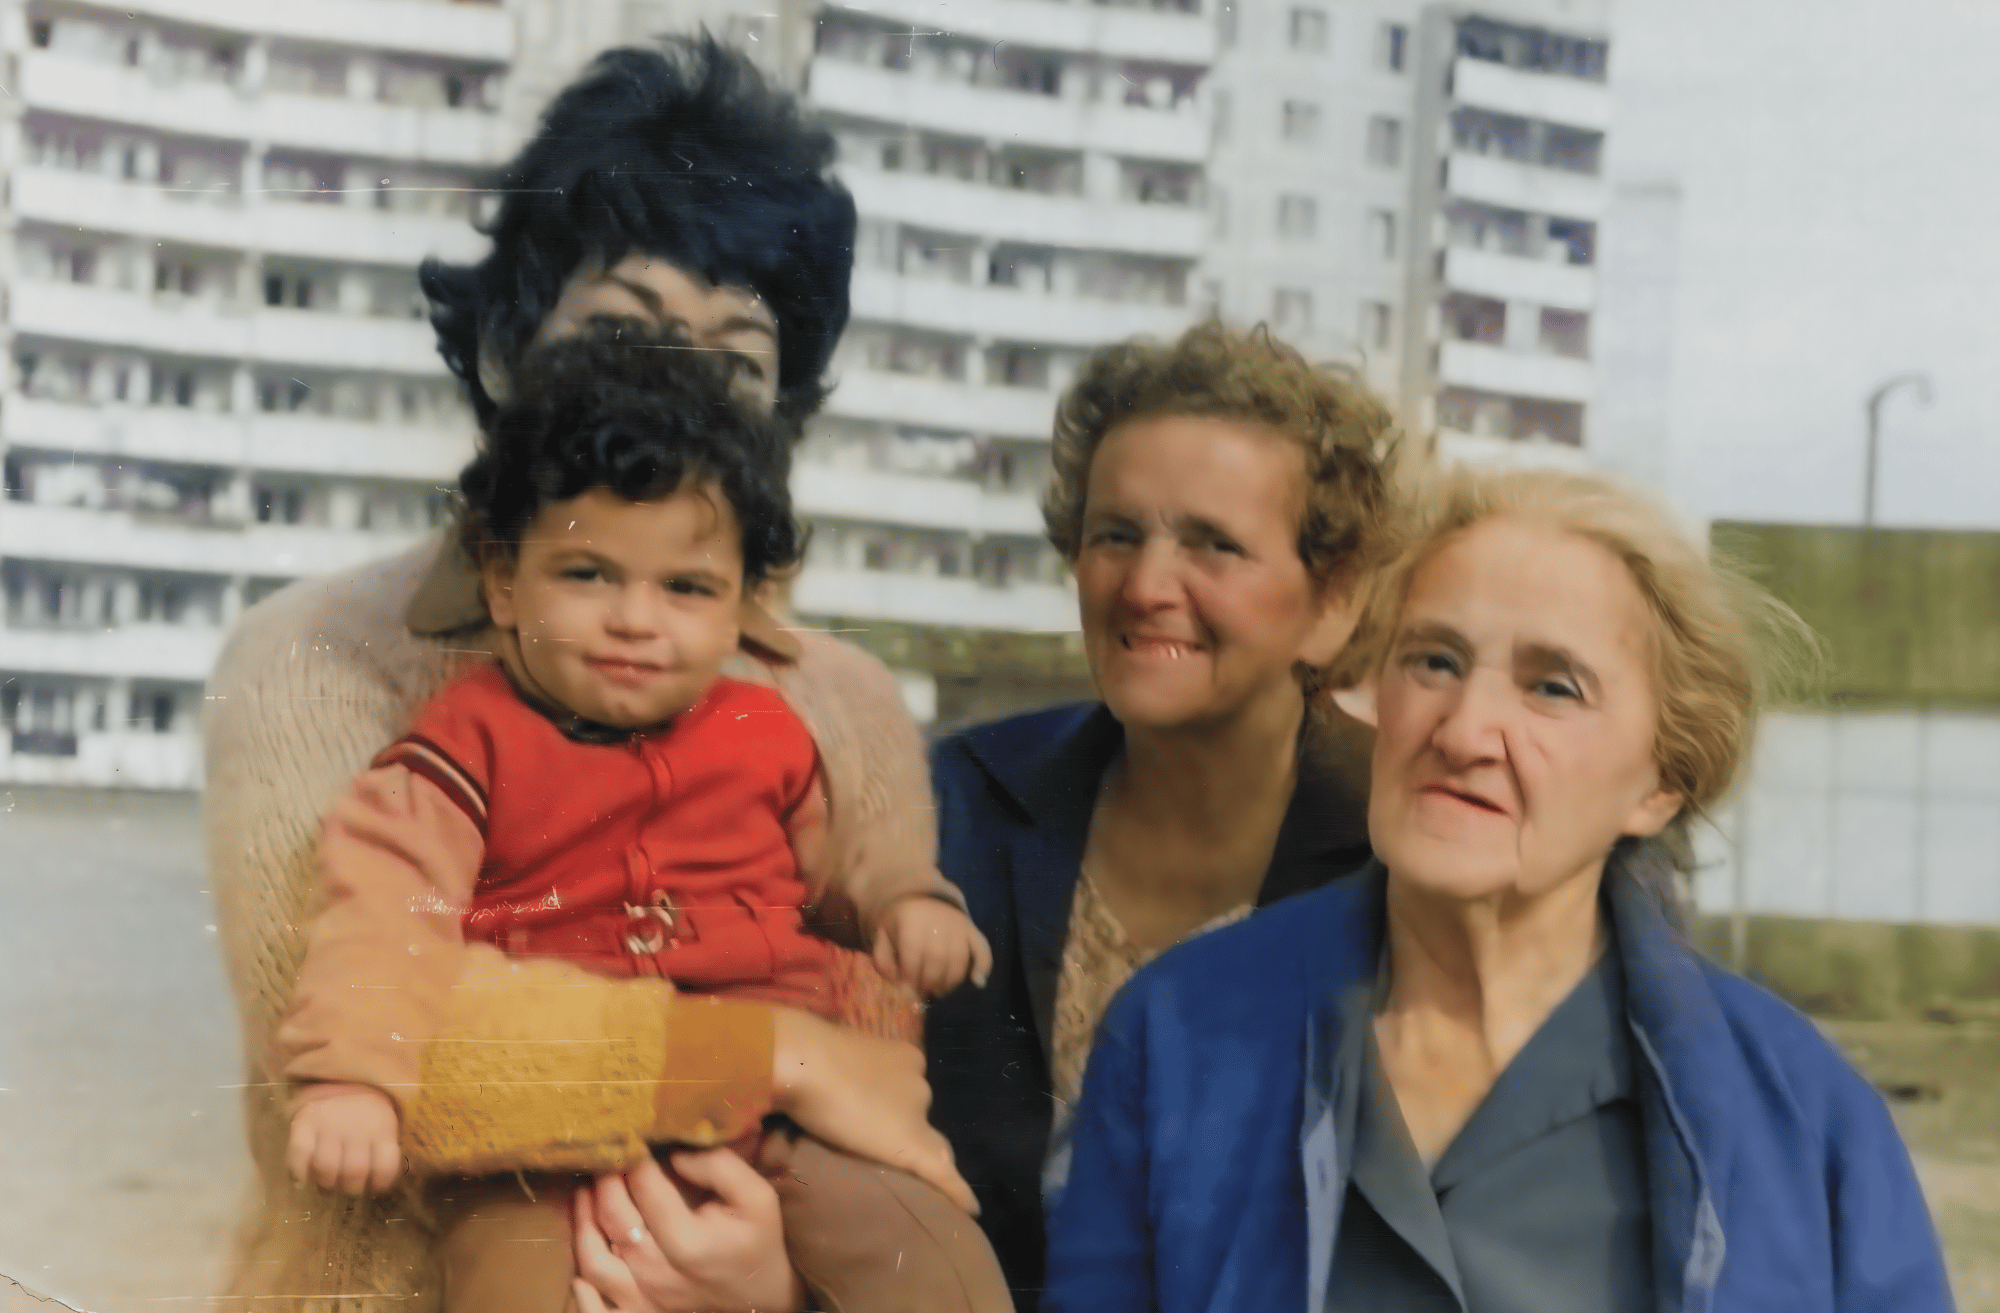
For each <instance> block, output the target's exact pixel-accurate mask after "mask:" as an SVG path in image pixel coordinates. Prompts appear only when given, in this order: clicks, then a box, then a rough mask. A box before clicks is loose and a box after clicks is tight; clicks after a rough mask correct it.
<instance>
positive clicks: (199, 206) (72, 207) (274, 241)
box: [14, 166, 487, 268]
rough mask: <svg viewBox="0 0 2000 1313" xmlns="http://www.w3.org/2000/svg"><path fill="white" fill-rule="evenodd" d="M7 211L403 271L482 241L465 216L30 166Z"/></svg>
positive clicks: (17, 178)
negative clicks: (194, 188) (178, 187)
mask: <svg viewBox="0 0 2000 1313" xmlns="http://www.w3.org/2000/svg"><path fill="white" fill-rule="evenodd" d="M14 209H15V212H16V213H17V214H18V215H19V216H20V217H21V218H23V219H30V220H37V221H40V222H43V223H49V224H55V225H58V226H61V227H64V228H71V229H79V228H80V229H84V230H86V231H89V232H110V233H131V234H135V235H137V236H141V237H150V238H154V239H156V240H165V241H170V242H182V243H186V244H188V245H190V246H200V247H211V248H212V247H224V248H232V249H248V250H255V251H262V252H265V253H267V254H270V255H294V256H300V257H303V258H307V259H314V260H335V261H343V262H348V263H353V264H372V265H394V266H398V267H402V268H412V267H414V266H415V265H416V264H417V263H418V262H420V261H421V260H423V259H424V258H425V257H426V256H431V255H435V256H437V257H439V258H440V259H444V260H452V261H457V262H461V263H463V262H470V261H474V260H477V259H479V258H480V257H481V256H483V255H484V254H485V253H486V247H487V242H486V239H485V238H484V237H482V236H480V235H479V233H477V232H475V231H474V230H473V228H472V225H471V224H469V223H466V222H465V221H464V220H462V219H448V218H444V217H442V216H432V215H418V214H391V213H386V212H384V211H381V210H376V209H372V208H364V207H362V206H358V205H312V204H305V203H303V202H297V201H283V200H274V199H267V198H266V197H264V196H261V195H253V196H250V197H248V198H245V197H242V196H235V195H219V194H216V193H213V192H187V191H173V190H170V189H168V188H165V187H155V186H151V185H148V184H144V183H132V182H119V181H116V180H115V179H111V178H106V177H103V176H101V175H98V174H89V173H75V172H71V171H69V170H67V169H51V168H37V167H34V166H26V167H23V168H20V169H17V170H16V171H15V173H14Z"/></svg>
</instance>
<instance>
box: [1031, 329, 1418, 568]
mask: <svg viewBox="0 0 2000 1313" xmlns="http://www.w3.org/2000/svg"><path fill="white" fill-rule="evenodd" d="M1182 415H1185V416H1201V417H1208V418H1214V419H1231V420H1241V421H1244V422H1246V423H1251V424H1259V425H1262V426H1264V427H1266V428H1269V429H1272V430H1274V431H1276V432H1278V433H1280V434H1282V435H1283V436H1284V437H1286V438H1287V439H1289V440H1290V441H1291V442H1292V443H1293V444H1295V445H1296V446H1297V447H1298V448H1299V450H1300V452H1301V453H1302V454H1303V455H1304V457H1305V481H1304V487H1303V489H1302V492H1303V494H1304V503H1305V505H1304V511H1303V513H1302V514H1301V516H1300V517H1299V531H1298V550H1299V559H1300V560H1302V561H1304V562H1305V564H1306V568H1307V569H1308V570H1310V571H1311V572H1312V573H1313V575H1314V576H1315V577H1316V578H1319V579H1321V580H1325V579H1327V578H1329V577H1331V576H1333V575H1335V574H1337V573H1342V572H1351V575H1352V576H1353V577H1358V575H1359V573H1360V572H1361V571H1362V570H1365V569H1366V568H1368V567H1369V566H1371V565H1373V564H1374V563H1375V562H1377V561H1378V560H1380V559H1381V557H1382V555H1383V554H1384V548H1385V545H1386V543H1387V542H1388V520H1389V505H1390V503H1389V492H1388V477H1387V473H1386V465H1387V462H1388V461H1389V460H1390V458H1391V456H1392V454H1393V452H1394V450H1395V448H1396V445H1397V442H1396V438H1397V433H1396V425H1395V421H1394V419H1393V417H1392V416H1391V415H1390V413H1389V410H1388V408H1387V407H1386V406H1384V405H1383V404H1382V403H1381V402H1380V401H1378V400H1377V399H1376V398H1375V396H1374V394H1373V393H1371V392H1370V391H1369V390H1368V387H1367V385H1366V384H1365V383H1363V382H1362V381H1361V379H1360V378H1359V377H1358V376H1356V375H1355V374H1354V372H1353V371H1351V370H1348V369H1345V368H1343V367H1340V366H1314V365H1312V364H1310V363H1308V362H1307V360H1306V358H1305V357H1304V356H1302V355H1300V354H1299V353H1298V352H1297V351H1295V350H1293V349H1292V348H1291V347H1289V346H1287V345H1285V344H1284V343H1283V342H1280V341H1278V340H1277V339H1276V338H1274V337H1272V336H1271V334H1270V332H1269V330H1268V329H1266V328H1265V327H1264V326H1262V325H1259V326H1258V327H1256V328H1254V329H1251V330H1250V331H1248V332H1239V331H1237V330H1234V329H1230V328H1227V327H1225V326H1224V325H1223V324H1221V323H1220V322H1219V321H1216V320H1213V319H1211V320H1208V321H1206V322H1204V323H1200V324H1197V325H1195V326H1194V327H1193V328H1190V329H1189V330H1188V331H1187V332H1185V333H1183V334H1182V335H1181V336H1180V338H1179V339H1178V340H1177V341H1174V342H1171V343H1162V342H1151V341H1132V342H1120V343H1117V344H1114V345H1112V346H1107V347H1103V348H1100V349H1099V350H1098V351H1096V352H1095V353H1093V354H1092V355H1091V357H1090V359H1089V361H1088V362H1087V363H1086V364H1085V365H1084V367H1083V369H1082V370H1081V371H1080V372H1079V373H1078V374H1077V377H1076V380H1075V381H1074V382H1073V383H1071V384H1070V386H1069V389H1068V390H1067V391H1066V392H1064V393H1063V398H1062V402H1061V404H1060V405H1059V406H1058V407H1057V408H1056V421H1055V436H1054V439H1053V442H1052V445H1051V450H1050V460H1051V463H1052V465H1053V470H1052V473H1051V475H1050V478H1049V487H1048V491H1047V492H1046V493H1045V494H1044V495H1043V497H1042V519H1043V522H1044V523H1045V524H1046V525H1047V527H1048V535H1049V542H1050V543H1052V544H1053V545H1054V546H1055V549H1056V550H1057V551H1059V552H1061V553H1062V555H1063V559H1064V560H1066V561H1071V562H1074V561H1075V560H1076V558H1077V553H1078V552H1079V551H1080V550H1081V549H1082V536H1083V509H1084V497H1085V494H1086V493H1087V491H1088V489H1089V485H1090V464H1091V461H1092V459H1093V458H1094V457H1095V456H1096V455H1097V449H1098V448H1099V447H1100V446H1102V445H1103V443H1104V439H1105V437H1106V435H1108V434H1109V433H1110V432H1111V431H1112V430H1113V429H1115V428H1117V427H1118V426H1119V425H1121V424H1128V423H1130V422H1132V421H1134V420H1141V419H1164V418H1168V417H1171V416H1182Z"/></svg>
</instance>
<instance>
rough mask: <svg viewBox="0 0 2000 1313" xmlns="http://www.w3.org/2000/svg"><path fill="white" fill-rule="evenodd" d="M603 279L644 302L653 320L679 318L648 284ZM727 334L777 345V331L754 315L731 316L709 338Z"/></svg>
mask: <svg viewBox="0 0 2000 1313" xmlns="http://www.w3.org/2000/svg"><path fill="white" fill-rule="evenodd" d="M604 278H605V281H606V282H610V283H616V284H617V285H618V286H620V287H622V288H624V289H625V290H626V291H628V292H630V293H631V294H632V295H633V296H635V297H637V298H638V299H639V300H640V301H642V302H644V303H645V306H646V309H647V310H648V311H649V312H651V314H652V315H653V316H654V317H655V318H657V319H662V320H664V319H669V318H673V319H678V318H679V316H678V315H671V316H670V315H668V314H667V305H666V302H664V301H662V300H661V299H660V294H659V293H658V292H656V291H654V290H653V288H652V287H651V286H650V285H649V284H647V283H642V282H639V281H638V280H636V279H632V278H625V277H621V276H620V275H618V274H606V275H604ZM728 333H762V334H763V335H764V336H765V337H768V338H770V339H771V345H772V347H773V348H774V349H775V348H776V346H777V343H778V330H777V329H776V328H774V327H772V326H771V325H770V324H767V323H765V322H764V321H763V320H761V319H759V318H757V317H756V316H755V315H731V316H730V317H729V318H727V319H725V320H723V321H722V322H721V323H719V324H717V325H715V326H714V328H712V329H711V330H710V331H709V336H711V337H719V336H722V335H724V334H728Z"/></svg>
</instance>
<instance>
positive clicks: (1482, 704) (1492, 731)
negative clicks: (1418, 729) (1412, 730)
mask: <svg viewBox="0 0 2000 1313" xmlns="http://www.w3.org/2000/svg"><path fill="white" fill-rule="evenodd" d="M1512 688H1513V685H1512V682H1511V681H1510V680H1508V679H1507V678H1506V677H1505V676H1504V675H1503V674H1501V673H1500V672H1497V671H1487V670H1480V669H1477V668H1475V669H1474V670H1473V671H1472V673H1471V674H1470V675H1469V676H1467V677H1466V678H1465V679H1462V680H1460V681H1459V684H1458V692H1457V695H1456V696H1455V697H1454V698H1453V700H1452V702H1451V704H1450V705H1449V706H1448V707H1447V708H1446V709H1445V711H1444V715H1443V717H1442V718H1441V719H1439V721H1438V723H1437V726H1436V728H1434V729H1433V730H1432V731H1431V746H1432V747H1434V748H1436V749H1437V750H1438V752H1439V753H1440V754H1441V755H1442V756H1443V757H1444V759H1445V761H1446V762H1447V763H1448V764H1449V765H1450V766H1451V767H1452V768H1453V769H1463V768H1465V767H1468V766H1477V765H1480V764H1482V763H1485V762H1495V761H1503V760H1505V759H1506V756H1507V725H1508V717H1509V716H1510V715H1511V714H1512V711H1513V707H1514V699H1513V698H1512V697H1511V696H1510V694H1511V692H1512Z"/></svg>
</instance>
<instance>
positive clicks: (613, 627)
mask: <svg viewBox="0 0 2000 1313" xmlns="http://www.w3.org/2000/svg"><path fill="white" fill-rule="evenodd" d="M483 575H484V583H485V588H486V605H487V609H488V611H489V612H490V613H491V614H492V616H493V623H494V624H495V625H497V626H498V627H499V628H501V629H504V630H511V631H513V632H514V633H515V634H516V635H517V636H518V637H519V640H520V652H521V661H522V664H523V665H524V666H525V667H526V669H527V673H528V676H529V678H530V679H532V680H533V681H534V683H535V685H536V686H537V687H538V688H539V690H540V691H541V692H542V693H543V694H544V695H545V696H547V697H550V698H553V699H554V700H555V701H556V702H557V703H559V704H561V705H562V706H563V707H565V708H567V709H568V710H570V711H572V712H574V713H576V714H577V715H579V716H583V717H585V718H587V719H589V720H594V721H597V722H599V723H601V724H605V725H616V726H619V727H620V728H625V729H634V728H639V727H642V726H647V725H656V724H659V723H661V722H662V721H666V720H670V719H672V718H673V717H674V716H677V715H679V714H680V713H681V712H683V711H686V710H687V709H688V708H689V707H691V706H693V705H694V704H695V703H696V702H697V701H699V700H700V698H701V696H702V694H703V693H705V692H706V691H707V690H708V687H709V685H710V684H712V683H714V682H715V678H716V674H717V672H718V671H719V670H720V669H721V666H722V661H723V658H724V657H726V656H728V655H729V654H730V653H731V652H733V651H735V650H736V640H737V608H738V606H739V604H740V602H741V599H742V594H743V536H742V531H741V530H740V529H739V528H738V527H737V523H736V515H735V513H734V511H732V510H731V508H730V506H729V502H728V499H727V498H725V497H724V496H723V495H722V494H721V491H720V490H719V489H716V488H714V487H712V486H710V487H697V488H693V489H682V490H680V491H677V492H675V493H673V494H672V495H670V496H667V497H663V498H660V499H659V500H657V501H645V502H629V501H626V500H625V499H624V498H622V497H619V496H617V495H616V494H614V493H611V492H607V491H605V490H604V489H601V488H599V489H593V490H591V491H590V492H586V493H584V494H583V495H582V496H581V497H574V498H571V499H570V500H569V501H565V502H557V503H555V504H553V505H550V506H548V507H547V508H545V509H544V510H543V511H542V513H541V514H540V515H538V516H536V517H535V520H534V522H533V523H532V524H530V525H529V526H528V530H527V532H526V533H525V534H524V535H523V536H522V541H521V546H520V550H519V552H518V553H517V554H516V556H515V559H514V560H513V561H511V562H507V561H493V562H489V563H488V564H487V566H486V568H485V570H484V571H483Z"/></svg>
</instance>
